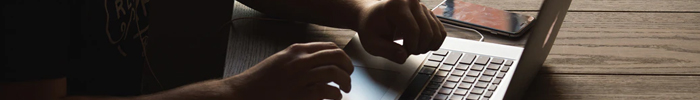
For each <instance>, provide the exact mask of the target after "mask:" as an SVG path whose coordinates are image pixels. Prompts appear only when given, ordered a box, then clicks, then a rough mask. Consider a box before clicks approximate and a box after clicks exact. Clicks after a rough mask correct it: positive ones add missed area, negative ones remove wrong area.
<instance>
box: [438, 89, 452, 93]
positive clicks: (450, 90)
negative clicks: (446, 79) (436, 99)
mask: <svg viewBox="0 0 700 100" xmlns="http://www.w3.org/2000/svg"><path fill="white" fill-rule="evenodd" d="M438 93H441V94H450V93H452V88H440V91H438Z"/></svg>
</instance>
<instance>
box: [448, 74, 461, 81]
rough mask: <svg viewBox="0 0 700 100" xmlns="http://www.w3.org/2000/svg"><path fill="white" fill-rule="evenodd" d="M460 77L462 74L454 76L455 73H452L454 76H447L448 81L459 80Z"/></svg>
mask: <svg viewBox="0 0 700 100" xmlns="http://www.w3.org/2000/svg"><path fill="white" fill-rule="evenodd" d="M459 78H460V76H454V75H452V76H450V77H447V81H452V82H459Z"/></svg>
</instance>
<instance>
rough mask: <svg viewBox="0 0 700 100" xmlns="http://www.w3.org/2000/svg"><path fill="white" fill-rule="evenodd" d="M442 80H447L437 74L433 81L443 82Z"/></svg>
mask: <svg viewBox="0 0 700 100" xmlns="http://www.w3.org/2000/svg"><path fill="white" fill-rule="evenodd" d="M442 80H445V77H442V76H435V77H433V79H432V80H431V81H432V82H438V83H440V82H442Z"/></svg>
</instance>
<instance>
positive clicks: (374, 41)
mask: <svg viewBox="0 0 700 100" xmlns="http://www.w3.org/2000/svg"><path fill="white" fill-rule="evenodd" d="M360 38H362V39H364V40H362V41H361V43H362V47H363V48H365V51H367V53H369V54H372V55H374V56H379V57H383V58H386V59H389V60H391V61H393V62H396V63H399V64H403V63H404V62H406V58H408V56H409V54H408V53H407V52H406V49H405V48H404V47H402V46H401V45H399V44H396V43H394V42H393V41H390V40H386V39H381V38H378V37H369V36H367V37H363V36H360ZM404 46H406V45H404Z"/></svg>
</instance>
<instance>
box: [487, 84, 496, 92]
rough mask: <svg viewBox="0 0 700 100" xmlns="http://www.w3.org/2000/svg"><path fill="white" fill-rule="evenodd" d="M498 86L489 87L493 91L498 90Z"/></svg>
mask: <svg viewBox="0 0 700 100" xmlns="http://www.w3.org/2000/svg"><path fill="white" fill-rule="evenodd" d="M496 87H498V85H491V86H489V88H488V89H489V90H491V91H493V90H496Z"/></svg>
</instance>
